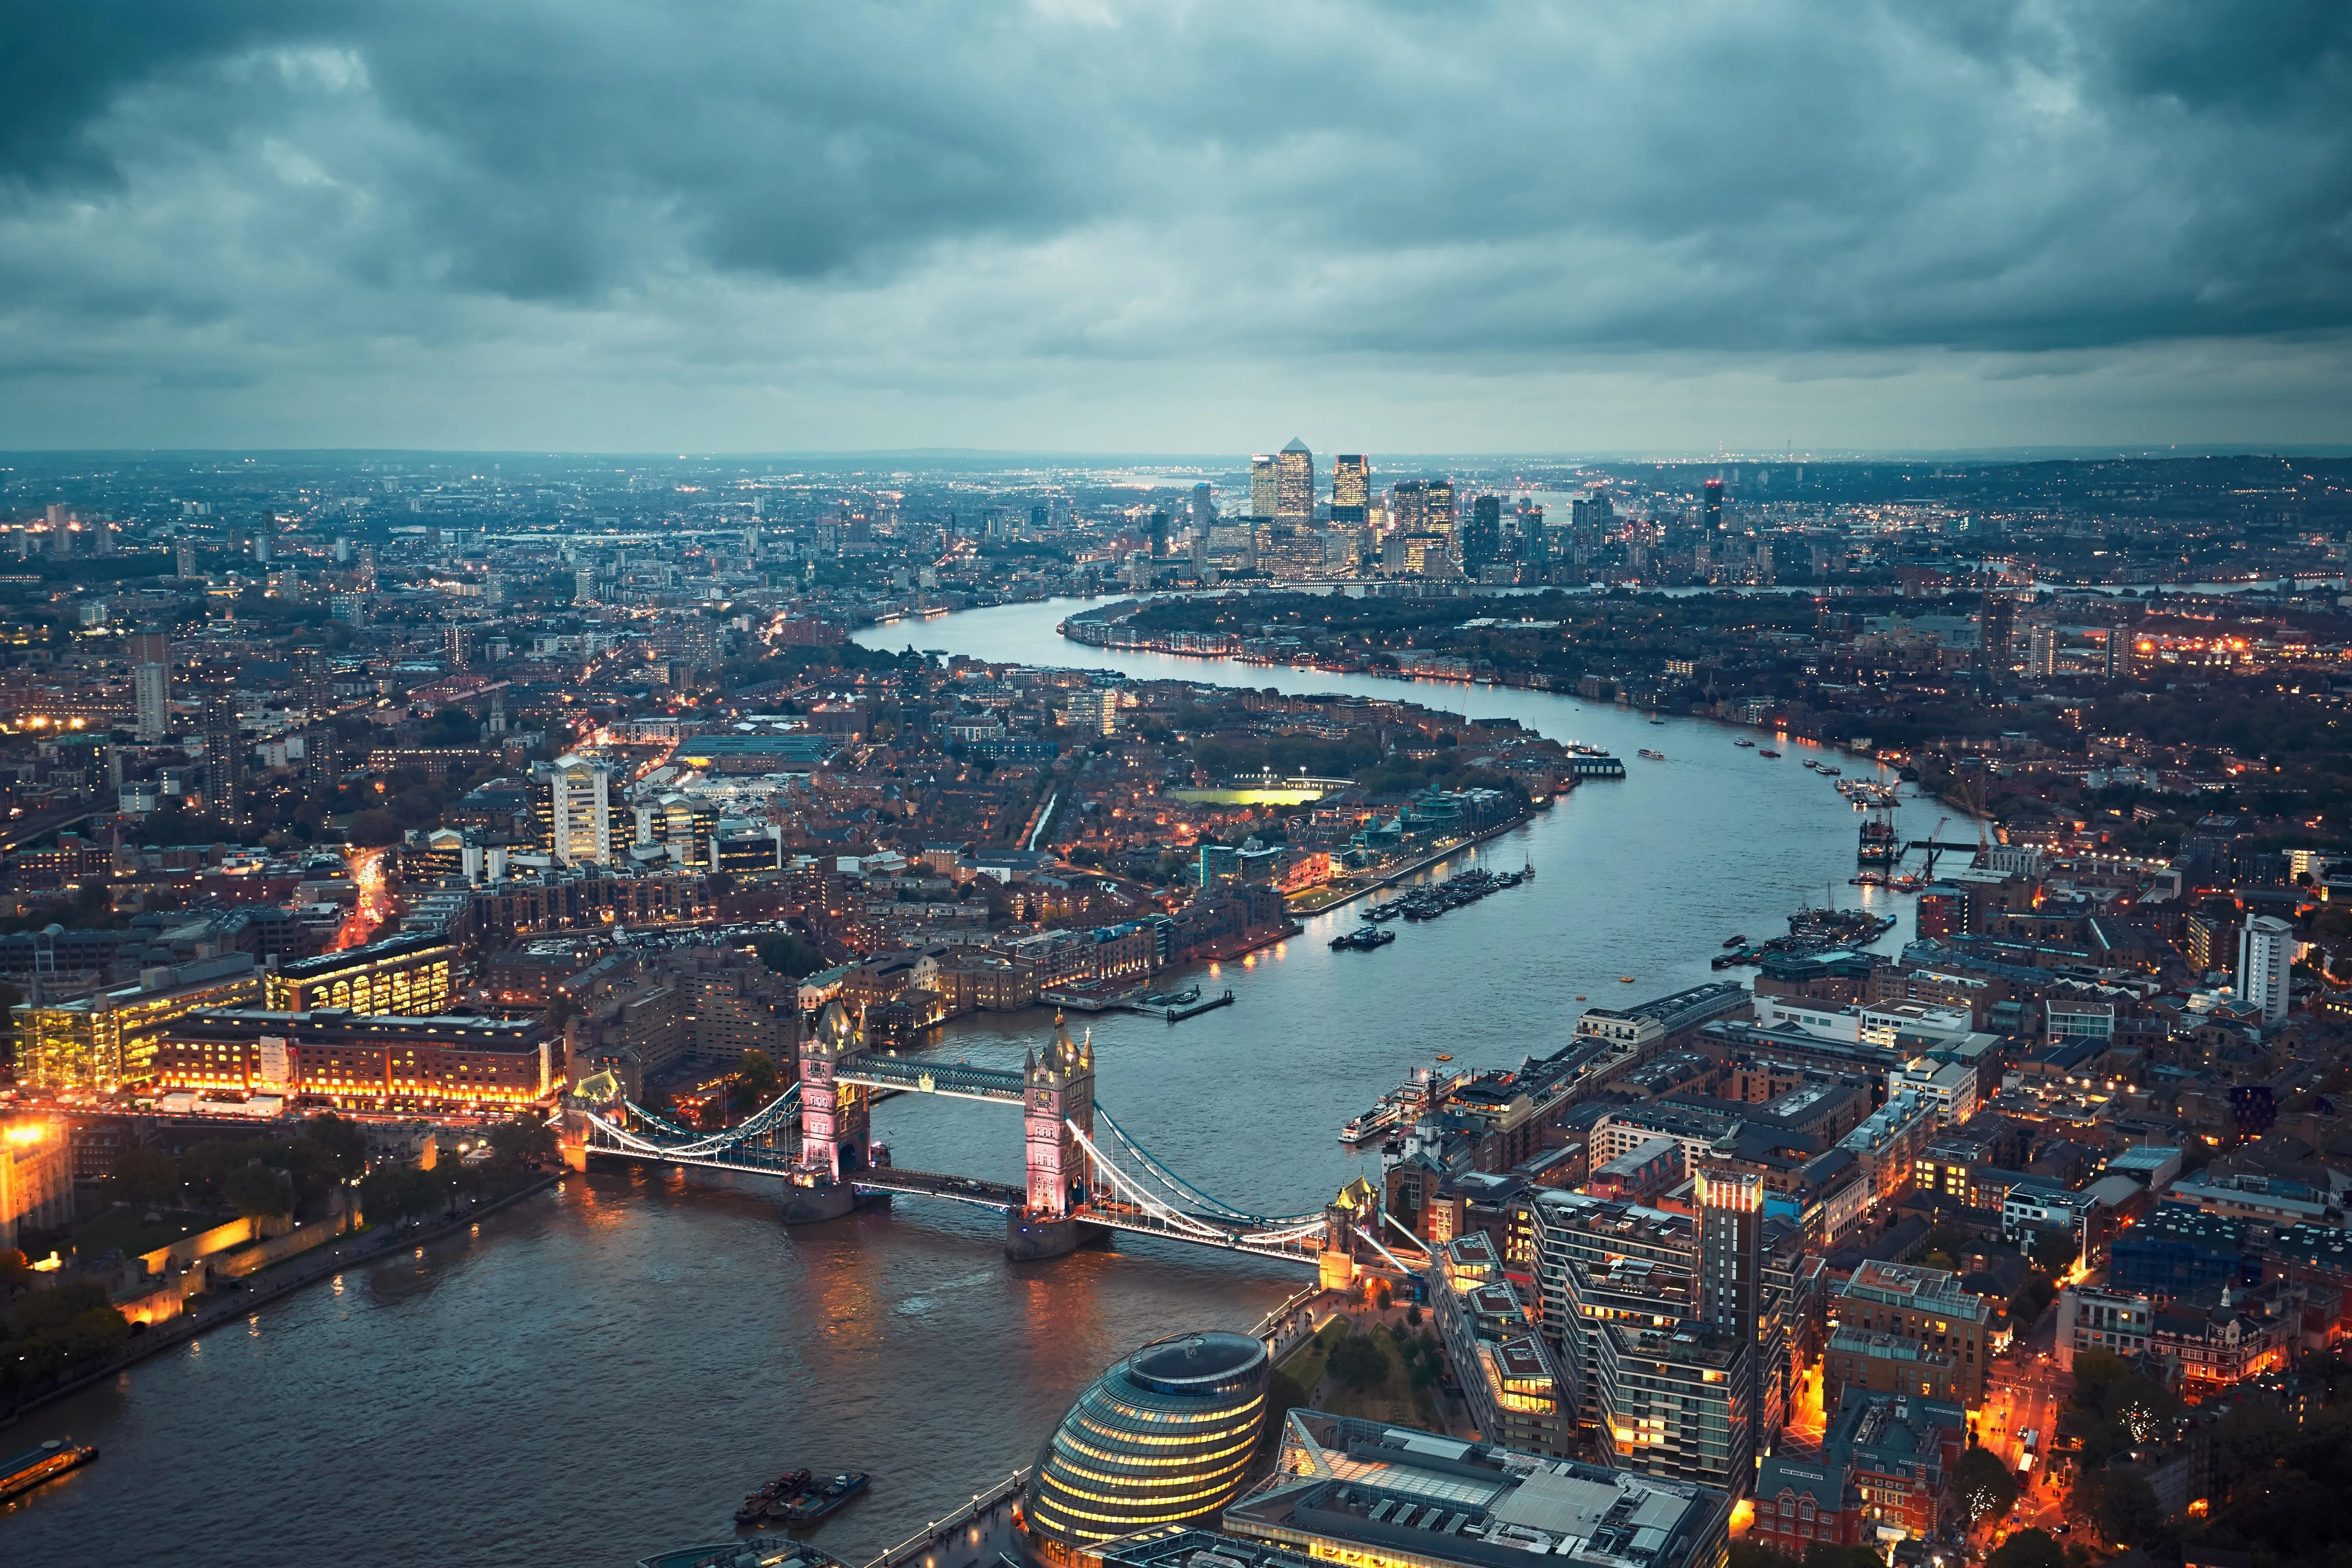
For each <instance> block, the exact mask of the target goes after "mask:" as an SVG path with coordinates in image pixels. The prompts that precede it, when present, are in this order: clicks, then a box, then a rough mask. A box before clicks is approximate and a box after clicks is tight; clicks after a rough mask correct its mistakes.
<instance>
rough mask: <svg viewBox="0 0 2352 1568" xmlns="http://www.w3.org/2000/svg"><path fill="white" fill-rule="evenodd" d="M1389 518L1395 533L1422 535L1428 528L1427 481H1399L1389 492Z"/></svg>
mask: <svg viewBox="0 0 2352 1568" xmlns="http://www.w3.org/2000/svg"><path fill="white" fill-rule="evenodd" d="M1389 516H1390V517H1391V519H1392V520H1393V528H1392V531H1394V532H1396V533H1422V532H1425V531H1427V530H1428V528H1429V481H1428V480H1427V479H1399V480H1398V481H1397V482H1396V483H1395V485H1393V486H1392V487H1391V489H1390V490H1389Z"/></svg>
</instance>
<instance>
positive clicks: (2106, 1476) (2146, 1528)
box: [2091, 1469, 2164, 1546]
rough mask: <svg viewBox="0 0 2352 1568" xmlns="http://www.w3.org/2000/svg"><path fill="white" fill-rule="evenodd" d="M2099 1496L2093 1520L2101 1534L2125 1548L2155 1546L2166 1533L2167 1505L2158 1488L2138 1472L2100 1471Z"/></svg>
mask: <svg viewBox="0 0 2352 1568" xmlns="http://www.w3.org/2000/svg"><path fill="white" fill-rule="evenodd" d="M2099 1474H2100V1477H2101V1480H2100V1485H2099V1487H2098V1496H2097V1498H2096V1500H2095V1505H2094V1506H2093V1508H2092V1510H2091V1521H2092V1522H2093V1523H2095V1524H2096V1525H2097V1526H2098V1529H2099V1534H2100V1535H2101V1536H2102V1537H2104V1538H2105V1539H2106V1540H2108V1541H2116V1542H2122V1543H2123V1544H2124V1545H2126V1546H2152V1545H2154V1544H2155V1543H2156V1542H2157V1541H2158V1538H2160V1537H2161V1536H2162V1535H2163V1533H2164V1505H2163V1504H2162V1503H2160V1502H2158V1500H2157V1498H2156V1489H2155V1488H2154V1487H2152V1486H2150V1485H2148V1482H2147V1477H2146V1476H2144V1475H2142V1474H2140V1473H2139V1471H2137V1469H2110V1470H2106V1471H2104V1472H2099Z"/></svg>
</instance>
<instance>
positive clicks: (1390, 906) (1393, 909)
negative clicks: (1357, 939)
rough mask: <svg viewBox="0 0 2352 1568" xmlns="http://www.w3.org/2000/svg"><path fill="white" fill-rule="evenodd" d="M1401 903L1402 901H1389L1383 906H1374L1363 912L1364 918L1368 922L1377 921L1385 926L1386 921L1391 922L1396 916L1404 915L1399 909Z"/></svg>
mask: <svg viewBox="0 0 2352 1568" xmlns="http://www.w3.org/2000/svg"><path fill="white" fill-rule="evenodd" d="M1401 903H1402V900H1397V899H1391V900H1389V901H1388V902H1387V903H1385V904H1374V905H1373V906H1372V907H1371V908H1370V909H1369V910H1365V911H1364V918H1365V919H1366V920H1368V921H1381V922H1382V923H1383V924H1385V923H1386V922H1387V921H1392V920H1394V919H1396V918H1397V916H1399V915H1401V914H1402V913H1404V910H1402V908H1400V907H1399V906H1400V904H1401Z"/></svg>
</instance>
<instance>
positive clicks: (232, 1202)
mask: <svg viewBox="0 0 2352 1568" xmlns="http://www.w3.org/2000/svg"><path fill="white" fill-rule="evenodd" d="M221 1196H223V1197H225V1198H226V1199H227V1200H228V1203H229V1206H230V1207H232V1208H234V1209H236V1212H237V1213H239V1214H241V1215H245V1217H246V1218H247V1219H278V1218H282V1217H284V1216H285V1215H290V1214H292V1213H293V1212H294V1184H293V1181H292V1180H291V1179H290V1178H289V1176H288V1175H287V1174H286V1173H285V1172H283V1171H273V1170H271V1169H270V1168H269V1167H268V1166H267V1165H263V1164H258V1163H254V1164H246V1165H240V1166H238V1167H237V1168H236V1170H234V1171H231V1172H230V1173H228V1179H227V1180H226V1181H225V1182H223V1183H222V1184H221Z"/></svg>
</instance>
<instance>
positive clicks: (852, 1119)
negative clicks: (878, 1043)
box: [784, 998, 873, 1225]
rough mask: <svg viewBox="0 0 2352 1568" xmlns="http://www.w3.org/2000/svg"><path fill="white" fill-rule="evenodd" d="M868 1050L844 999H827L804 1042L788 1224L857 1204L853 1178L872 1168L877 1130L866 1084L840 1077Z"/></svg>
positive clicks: (787, 1200) (828, 1215)
mask: <svg viewBox="0 0 2352 1568" xmlns="http://www.w3.org/2000/svg"><path fill="white" fill-rule="evenodd" d="M865 1049H866V1031H865V1029H864V1028H863V1027H862V1026H859V1025H857V1024H855V1023H852V1022H851V1021H850V1016H849V1013H848V1010H847V1009H846V1008H845V1007H843V1006H842V1005H841V1003H840V1001H839V999H837V998H836V999H835V1000H834V1001H831V1002H828V1003H826V1004H825V1006H824V1013H823V1014H821V1015H820V1016H818V1018H817V1021H816V1029H815V1032H814V1034H813V1035H812V1036H811V1037H810V1038H809V1039H808V1041H807V1042H806V1043H805V1044H803V1046H802V1047H801V1157H800V1160H799V1162H798V1163H796V1164H794V1165H793V1169H792V1172H791V1174H790V1176H789V1178H788V1180H787V1184H786V1186H785V1189H784V1223H785V1224H787V1225H803V1224H807V1223H810V1222H812V1221H815V1220H826V1219H838V1218H840V1217H841V1216H842V1215H845V1214H847V1213H848V1212H849V1211H850V1210H851V1209H853V1208H855V1207H856V1206H857V1193H856V1188H855V1187H853V1186H852V1185H851V1184H850V1183H851V1180H852V1178H853V1177H855V1175H856V1173H858V1172H859V1171H862V1170H864V1169H865V1168H866V1159H867V1151H868V1150H869V1148H870V1147H871V1145H872V1142H873V1131H872V1126H871V1123H870V1121H869V1120H868V1115H867V1102H866V1090H865V1089H864V1088H863V1087H862V1086H861V1085H858V1084H854V1083H843V1082H841V1081H839V1074H840V1071H841V1068H843V1066H844V1065H845V1064H846V1063H847V1062H848V1061H849V1060H850V1059H851V1058H854V1057H856V1056H857V1055H858V1054H859V1053H861V1052H863V1051H864V1050H865Z"/></svg>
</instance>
